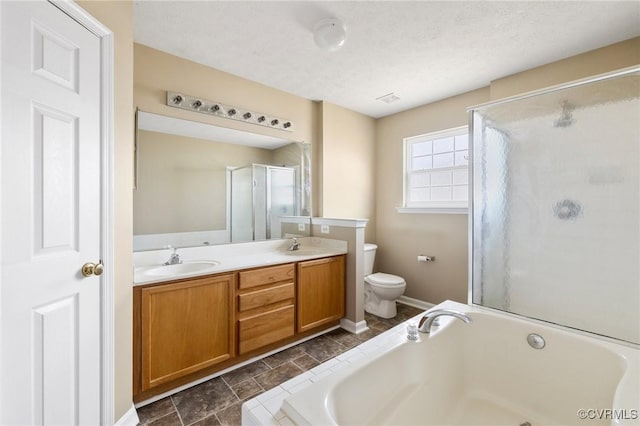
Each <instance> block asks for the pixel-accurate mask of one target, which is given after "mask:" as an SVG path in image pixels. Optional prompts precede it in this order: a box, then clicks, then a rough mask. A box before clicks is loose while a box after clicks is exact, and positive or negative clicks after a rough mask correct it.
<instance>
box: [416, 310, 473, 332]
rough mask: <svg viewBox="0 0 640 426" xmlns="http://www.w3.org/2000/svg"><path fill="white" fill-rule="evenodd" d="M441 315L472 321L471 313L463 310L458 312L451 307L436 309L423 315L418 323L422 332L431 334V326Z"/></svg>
mask: <svg viewBox="0 0 640 426" xmlns="http://www.w3.org/2000/svg"><path fill="white" fill-rule="evenodd" d="M441 316H451V317H455V318H458V319H459V320H461V321H463V322H465V323H466V324H469V323H470V322H472V321H471V318H470V317H469V315H467V314H465V313H463V312H456V311H452V310H449V309H436V310H435V311H431V312H427V313H426V314H425V316H423V317H422V318H421V319H420V322H419V323H418V331H419V332H420V333H425V334H429V333H430V332H431V326H432V325H433V321H434V320H435V319H436V318H438V317H441Z"/></svg>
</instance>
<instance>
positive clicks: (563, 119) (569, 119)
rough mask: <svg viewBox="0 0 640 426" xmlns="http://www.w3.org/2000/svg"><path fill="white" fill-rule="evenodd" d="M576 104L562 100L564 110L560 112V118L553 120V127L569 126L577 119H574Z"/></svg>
mask: <svg viewBox="0 0 640 426" xmlns="http://www.w3.org/2000/svg"><path fill="white" fill-rule="evenodd" d="M574 108H575V107H574V106H573V105H571V104H570V103H569V102H568V101H566V100H565V101H562V111H561V112H560V118H558V119H557V120H556V121H554V122H553V127H562V128H564V127H569V126H571V125H572V124H573V123H574V122H575V120H574V119H573V113H572V112H573V110H574Z"/></svg>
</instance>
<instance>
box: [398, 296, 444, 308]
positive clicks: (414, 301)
mask: <svg viewBox="0 0 640 426" xmlns="http://www.w3.org/2000/svg"><path fill="white" fill-rule="evenodd" d="M398 303H403V304H405V305H409V306H413V307H414V308H418V309H424V310H425V311H426V310H427V309H431V308H433V307H434V306H436V305H434V304H433V303H429V302H424V301H422V300H418V299H413V298H411V297H407V296H400V298H398Z"/></svg>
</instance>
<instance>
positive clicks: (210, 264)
mask: <svg viewBox="0 0 640 426" xmlns="http://www.w3.org/2000/svg"><path fill="white" fill-rule="evenodd" d="M219 264H220V262H216V261H215V260H211V261H209V260H199V261H194V262H184V263H176V264H175V265H162V266H157V267H155V268H151V269H147V270H146V271H144V273H145V275H151V276H167V275H185V274H194V273H197V272H205V271H207V270H209V269H213V268H215V267H216V266H217V265H219Z"/></svg>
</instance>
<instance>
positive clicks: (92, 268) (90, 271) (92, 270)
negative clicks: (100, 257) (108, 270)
mask: <svg viewBox="0 0 640 426" xmlns="http://www.w3.org/2000/svg"><path fill="white" fill-rule="evenodd" d="M103 272H104V265H103V264H102V262H98V263H97V264H96V263H91V262H87V263H85V264H84V265H82V275H83V276H85V277H90V276H91V275H102V273H103Z"/></svg>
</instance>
